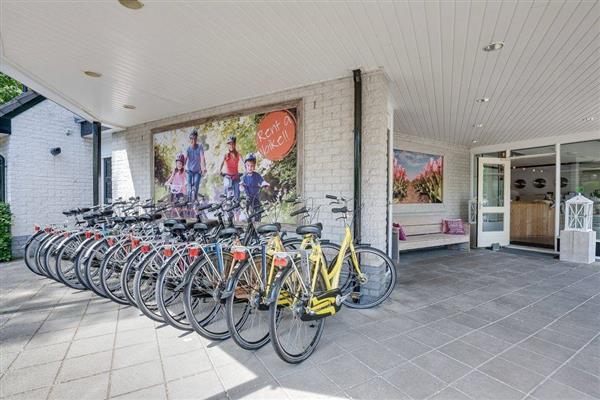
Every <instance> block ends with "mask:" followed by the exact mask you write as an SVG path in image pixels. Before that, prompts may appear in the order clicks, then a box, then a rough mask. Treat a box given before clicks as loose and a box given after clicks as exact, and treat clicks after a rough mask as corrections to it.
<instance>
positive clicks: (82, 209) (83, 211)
mask: <svg viewBox="0 0 600 400" xmlns="http://www.w3.org/2000/svg"><path fill="white" fill-rule="evenodd" d="M73 211H75V212H78V213H86V212H88V211H90V208H89V207H83V208H80V209H79V210H73Z"/></svg>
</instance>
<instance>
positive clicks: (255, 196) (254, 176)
mask: <svg viewBox="0 0 600 400" xmlns="http://www.w3.org/2000/svg"><path fill="white" fill-rule="evenodd" d="M244 164H245V166H246V173H245V174H244V176H243V177H242V187H243V189H244V192H246V213H247V214H248V215H252V214H254V213H256V211H257V210H259V209H260V207H261V204H260V190H261V189H262V188H263V187H267V186H270V185H269V183H268V182H266V181H265V180H264V178H263V177H262V175H261V174H259V173H258V172H256V156H255V155H254V153H249V154H248V155H247V156H246V158H245V159H244ZM260 217H261V216H260V215H258V216H257V217H256V218H255V220H256V221H260Z"/></svg>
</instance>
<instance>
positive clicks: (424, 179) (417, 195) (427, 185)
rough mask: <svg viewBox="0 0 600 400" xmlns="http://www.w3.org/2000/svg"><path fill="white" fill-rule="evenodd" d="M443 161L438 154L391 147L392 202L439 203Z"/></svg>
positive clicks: (441, 196) (440, 200)
mask: <svg viewBox="0 0 600 400" xmlns="http://www.w3.org/2000/svg"><path fill="white" fill-rule="evenodd" d="M443 164H444V157H443V156H440V155H434V154H426V153H418V152H415V151H408V150H398V149H394V176H393V180H394V181H393V183H394V185H393V188H394V189H393V191H394V193H393V197H394V203H396V204H414V203H442V200H443V193H442V188H443V179H444V173H443Z"/></svg>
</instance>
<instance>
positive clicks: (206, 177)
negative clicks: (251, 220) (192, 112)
mask: <svg viewBox="0 0 600 400" xmlns="http://www.w3.org/2000/svg"><path fill="white" fill-rule="evenodd" d="M296 134H297V133H296V110H295V109H286V110H279V111H274V112H270V113H266V114H251V115H245V116H241V117H231V118H224V119H221V120H217V121H211V122H207V123H204V124H198V125H192V126H186V127H183V128H177V129H172V130H166V131H163V132H157V133H154V199H155V200H156V201H160V200H163V201H168V202H170V203H171V204H173V205H176V204H180V203H183V202H187V205H186V206H185V207H175V208H174V212H177V214H178V216H182V217H194V216H195V212H194V211H193V209H194V205H198V204H204V203H207V202H208V203H211V202H216V201H220V199H222V198H223V196H227V197H229V198H233V199H235V200H240V202H241V203H242V204H243V206H242V207H241V208H240V209H239V210H237V211H236V213H235V218H236V220H238V221H242V220H245V219H246V218H247V216H248V215H252V214H253V213H254V211H256V210H261V209H265V210H267V211H265V213H263V214H261V215H260V218H262V219H263V220H274V219H276V220H278V221H280V222H291V219H290V217H289V213H290V212H291V211H292V210H291V207H292V206H291V204H290V203H286V202H284V201H282V200H285V199H286V198H291V197H293V196H295V195H296V192H297V188H296V187H297V182H296V180H297V178H296V177H297V148H296V147H297V146H296Z"/></svg>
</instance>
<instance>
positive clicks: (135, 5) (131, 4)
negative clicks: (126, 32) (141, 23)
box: [119, 0, 144, 10]
mask: <svg viewBox="0 0 600 400" xmlns="http://www.w3.org/2000/svg"><path fill="white" fill-rule="evenodd" d="M119 3H121V5H122V6H123V7H127V8H129V9H130V10H139V9H140V8H142V7H144V3H142V2H141V1H138V0H119Z"/></svg>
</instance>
